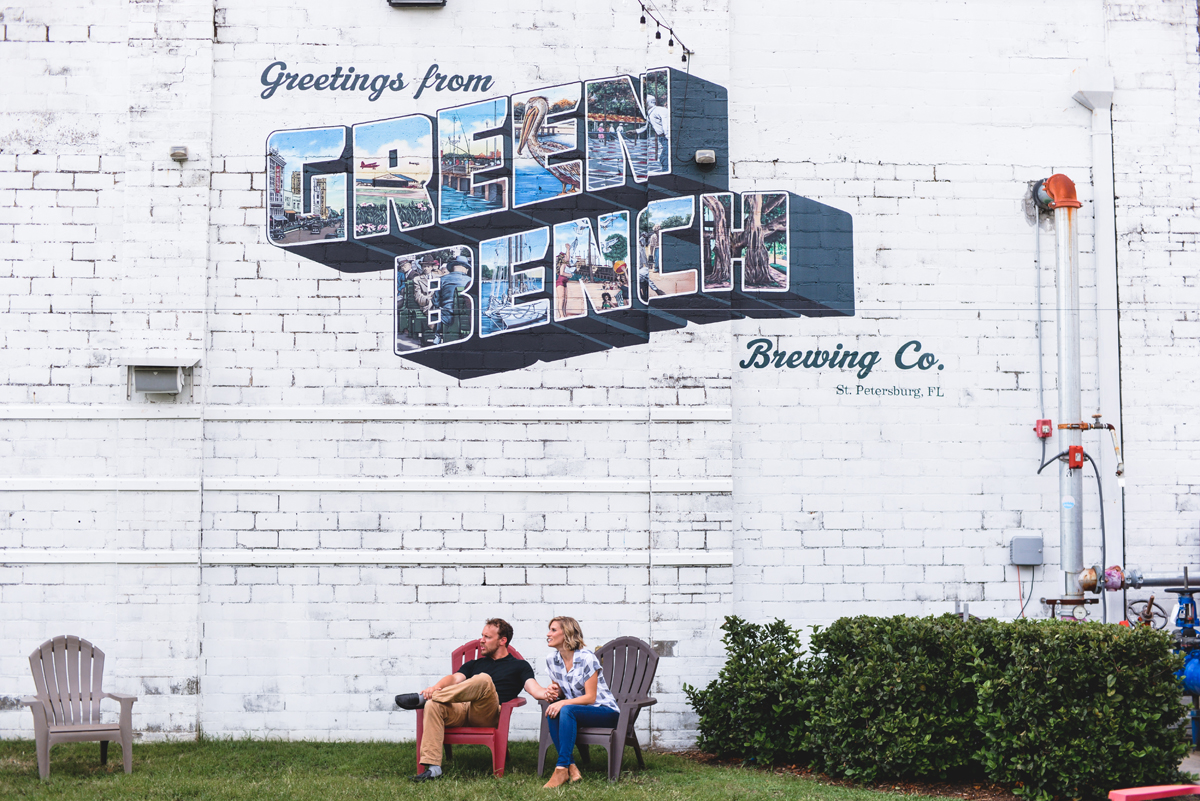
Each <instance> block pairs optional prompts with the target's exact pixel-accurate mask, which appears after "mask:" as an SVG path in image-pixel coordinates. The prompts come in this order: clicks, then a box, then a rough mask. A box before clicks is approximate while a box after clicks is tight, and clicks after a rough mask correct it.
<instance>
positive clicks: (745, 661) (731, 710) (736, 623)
mask: <svg viewBox="0 0 1200 801" xmlns="http://www.w3.org/2000/svg"><path fill="white" fill-rule="evenodd" d="M721 629H722V630H723V631H724V632H725V636H724V637H723V638H722V642H724V643H725V653H726V657H727V658H726V661H725V666H724V667H723V668H721V672H720V674H719V675H718V676H717V678H716V679H714V680H713V681H712V682H710V683H709V685H708V686H707V687H706V688H704V689H703V690H698V689H696V688H695V687H692V686H690V685H687V684H685V685H684V686H683V691H684V693H685V694H686V695H687V698H688V702H689V703H691V705H692V708H693V709H695V710H696V713H697V714H698V715H699V716H700V738H699V742H698V745H699V746H700V748H701V749H702V750H704V751H706V752H708V753H710V754H716V755H718V756H735V757H739V758H742V759H748V760H754V761H756V762H760V763H763V764H771V763H773V762H777V761H780V760H783V759H794V758H795V756H794V755H795V754H797V753H798V752H799V750H800V747H801V742H802V740H803V738H804V736H805V734H804V732H805V730H804V726H803V722H804V719H805V717H806V716H807V714H806V712H807V704H808V698H809V694H808V692H807V690H806V688H805V684H806V680H805V676H804V666H803V663H802V662H801V657H802V655H803V651H804V649H803V646H802V644H801V641H800V634H799V632H797V631H796V630H795V629H793V628H792V627H791V626H789V625H787V624H786V623H784V622H783V621H782V620H776V621H775V622H774V623H769V624H766V625H761V626H760V625H755V624H752V623H747V622H746V621H744V620H742V619H741V618H738V617H727V618H725V623H724V624H723V625H722V626H721Z"/></svg>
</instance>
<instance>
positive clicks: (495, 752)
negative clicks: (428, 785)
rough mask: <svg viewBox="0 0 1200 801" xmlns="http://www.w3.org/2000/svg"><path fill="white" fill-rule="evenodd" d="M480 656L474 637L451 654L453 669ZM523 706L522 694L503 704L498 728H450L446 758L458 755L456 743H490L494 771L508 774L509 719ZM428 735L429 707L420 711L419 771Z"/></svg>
mask: <svg viewBox="0 0 1200 801" xmlns="http://www.w3.org/2000/svg"><path fill="white" fill-rule="evenodd" d="M508 652H509V653H510V654H512V655H513V656H514V657H516V658H517V659H524V657H522V656H521V654H520V653H519V652H518V651H517V649H516V648H513V647H512V646H511V645H510V646H509V647H508ZM478 658H479V640H471V641H470V642H468V643H464V644H463V645H461V646H459V647H458V648H455V649H454V653H452V654H450V672H451V673H457V672H458V669H459V668H460V667H462V666H463V665H464V664H465V663H467V662H470V661H471V660H472V659H478ZM519 706H525V699H524V698H521V697H520V696H518V697H516V698H514V699H512V700H511V701H506V702H504V703H503V704H501V705H500V722H499V723H498V724H497V725H496V728H494V729H489V728H485V727H483V726H456V727H454V728H452V729H446V737H445V739H444V740H443V741H442V743H443V744H444V745H445V747H446V759H450V758H452V757H453V756H454V751H453V749H452V748H451V746H452V745H486V746H487V747H488V750H489V751H491V752H492V771H493V772H494V773H495V774H496V777H497V778H499V777H501V776H503V775H504V763H505V762H506V761H507V760H508V722H509V718H510V717H511V716H512V711H513V710H514V709H516V708H517V707H519ZM424 734H425V710H424V709H418V710H417V770H418V771H419V770H420V769H421V738H422V737H423V735H424Z"/></svg>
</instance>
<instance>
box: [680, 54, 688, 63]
mask: <svg viewBox="0 0 1200 801" xmlns="http://www.w3.org/2000/svg"><path fill="white" fill-rule="evenodd" d="M679 60H680V61H681V62H683V63H684V64H686V63H687V53H684V54H683V56H682V57H681V58H680V59H679Z"/></svg>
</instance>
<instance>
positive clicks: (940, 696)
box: [806, 615, 981, 781]
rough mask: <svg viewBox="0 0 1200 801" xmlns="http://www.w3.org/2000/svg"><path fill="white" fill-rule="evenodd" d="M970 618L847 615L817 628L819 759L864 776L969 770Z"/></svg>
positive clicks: (814, 730)
mask: <svg viewBox="0 0 1200 801" xmlns="http://www.w3.org/2000/svg"><path fill="white" fill-rule="evenodd" d="M965 626H966V624H964V623H963V622H962V620H961V619H959V618H955V617H953V616H950V615H948V616H946V617H940V618H904V617H896V618H873V617H855V618H842V619H841V620H839V621H837V622H836V623H834V624H833V625H832V626H830V627H829V628H827V629H824V630H818V631H816V632H815V633H814V634H813V637H812V642H811V648H812V658H811V659H810V660H809V662H808V671H809V674H810V680H811V685H812V692H813V695H814V700H813V703H812V714H811V718H810V723H809V727H808V737H809V739H808V741H807V743H806V745H807V748H808V750H810V751H811V752H812V753H813V754H814V764H815V766H816V767H818V768H819V769H820V770H823V771H824V772H826V773H830V774H833V775H839V776H846V777H848V778H851V779H855V780H858V781H873V780H875V779H876V778H892V777H909V776H910V777H923V778H938V779H946V778H950V777H953V776H955V775H958V774H962V773H964V772H968V771H969V769H970V768H971V767H972V763H973V761H974V754H975V752H976V751H978V750H979V746H980V745H981V738H980V736H979V732H978V730H977V729H976V728H975V726H974V720H975V685H974V684H972V683H971V681H970V680H971V677H972V675H973V674H974V669H975V668H974V664H975V655H974V652H973V651H972V650H971V648H970V640H969V639H968V638H967V637H964V636H962V635H963V633H964V631H963V629H964V627H965Z"/></svg>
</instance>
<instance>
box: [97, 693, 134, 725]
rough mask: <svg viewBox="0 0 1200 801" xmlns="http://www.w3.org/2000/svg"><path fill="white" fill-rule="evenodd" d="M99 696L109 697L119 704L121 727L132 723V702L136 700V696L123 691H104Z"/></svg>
mask: <svg viewBox="0 0 1200 801" xmlns="http://www.w3.org/2000/svg"><path fill="white" fill-rule="evenodd" d="M101 697H102V698H111V699H113V700H114V701H118V702H119V703H120V704H121V729H122V730H127V729H129V728H130V726H132V725H133V724H132V721H133V704H134V702H135V701H137V696H136V695H126V694H125V693H104V694H103V695H102V696H101Z"/></svg>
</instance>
